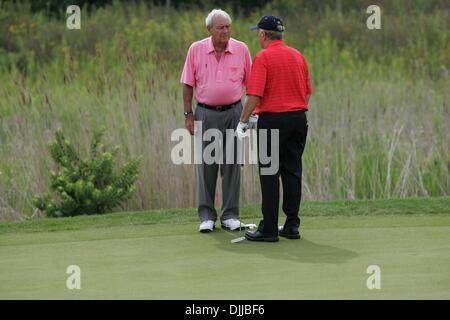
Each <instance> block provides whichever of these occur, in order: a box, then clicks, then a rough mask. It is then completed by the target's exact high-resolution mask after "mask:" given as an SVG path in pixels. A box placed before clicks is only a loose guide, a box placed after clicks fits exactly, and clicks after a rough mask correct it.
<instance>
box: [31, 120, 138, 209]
mask: <svg viewBox="0 0 450 320" xmlns="http://www.w3.org/2000/svg"><path fill="white" fill-rule="evenodd" d="M103 133H104V129H100V130H97V131H96V132H95V133H94V136H93V139H92V143H91V148H90V157H89V158H88V159H85V160H82V159H80V156H79V155H78V153H77V151H76V149H75V147H74V146H73V145H72V143H71V142H70V141H69V140H68V139H66V137H65V136H64V134H63V132H62V130H61V129H58V130H57V132H56V139H55V140H54V141H53V142H51V143H50V153H51V155H52V158H53V160H54V161H55V162H56V164H57V166H58V170H57V172H54V171H51V172H50V174H51V189H52V190H53V192H54V193H55V194H56V195H58V199H54V198H52V196H51V195H50V194H49V193H44V194H41V195H36V196H35V197H34V199H33V204H34V205H35V206H36V207H37V208H38V209H39V210H41V211H43V212H45V213H46V214H47V215H48V216H52V217H55V216H56V217H59V216H75V215H80V214H99V213H105V212H107V211H111V210H112V209H113V208H114V207H116V206H117V205H119V204H120V203H121V202H123V201H124V200H126V199H128V198H129V197H130V196H131V195H132V193H133V192H134V191H135V186H134V184H135V182H136V180H137V178H138V175H139V163H140V161H141V159H140V157H139V158H136V159H133V160H131V161H129V162H127V163H126V164H124V165H123V166H122V167H121V168H120V170H119V173H118V174H115V173H114V171H115V170H114V169H115V161H114V158H115V156H116V154H117V151H118V150H119V148H118V147H115V149H114V150H113V151H112V152H108V151H105V150H104V149H105V148H104V147H103V146H102V145H101V144H100V141H101V138H102V136H103Z"/></svg>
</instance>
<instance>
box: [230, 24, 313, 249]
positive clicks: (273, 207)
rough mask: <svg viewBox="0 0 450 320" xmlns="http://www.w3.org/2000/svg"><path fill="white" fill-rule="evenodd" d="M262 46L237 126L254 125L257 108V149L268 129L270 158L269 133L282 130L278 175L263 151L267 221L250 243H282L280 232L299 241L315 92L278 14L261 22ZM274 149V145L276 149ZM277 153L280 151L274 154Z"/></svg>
mask: <svg viewBox="0 0 450 320" xmlns="http://www.w3.org/2000/svg"><path fill="white" fill-rule="evenodd" d="M255 29H258V38H259V43H260V46H261V48H262V49H263V50H262V51H260V52H259V53H258V54H257V55H256V57H255V59H254V61H253V65H252V71H251V76H250V82H249V85H248V87H247V102H246V104H245V107H244V109H243V111H242V114H241V118H240V123H239V124H238V127H237V130H236V131H237V134H238V136H242V135H243V133H244V131H245V130H247V129H249V128H250V126H251V125H250V124H249V117H250V115H251V114H252V112H253V111H254V110H255V108H256V113H257V114H258V115H259V118H258V135H257V136H258V149H261V143H265V141H261V139H260V133H261V130H262V129H266V130H267V137H268V138H267V152H268V154H267V156H269V157H271V158H273V156H274V155H272V154H271V150H272V146H271V138H270V137H271V134H272V133H274V132H273V130H278V134H279V140H278V143H279V146H278V150H279V154H278V159H279V166H278V170H277V171H276V173H275V174H269V175H268V174H264V170H262V169H264V168H265V167H269V166H270V163H269V164H264V163H263V162H262V161H261V154H259V174H260V182H261V190H262V208H261V209H262V213H263V220H262V221H261V222H260V224H259V227H258V230H257V231H256V232H247V233H246V235H245V237H246V239H247V240H251V241H268V242H275V241H278V236H279V235H280V236H283V237H286V238H288V239H299V238H300V233H299V227H300V218H299V210H300V200H301V184H302V161H301V158H302V154H303V150H304V148H305V142H306V136H307V130H308V122H307V119H306V111H307V110H308V101H309V97H310V96H311V92H312V91H311V82H310V78H309V72H308V66H307V63H306V60H305V58H304V57H303V55H302V54H301V53H300V52H299V51H297V50H296V49H294V48H291V47H288V46H287V45H285V44H284V42H283V40H282V38H283V31H284V26H283V22H282V21H281V19H280V18H278V17H274V16H264V17H263V18H262V19H261V20H260V22H259V23H258V26H257V27H255ZM275 150H276V149H275ZM275 156H277V155H275ZM280 176H281V181H282V184H283V211H284V213H285V214H286V222H285V224H284V227H283V228H282V229H280V230H278V205H279V195H280V180H279V179H280Z"/></svg>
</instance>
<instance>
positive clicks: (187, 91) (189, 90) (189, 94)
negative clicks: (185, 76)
mask: <svg viewBox="0 0 450 320" xmlns="http://www.w3.org/2000/svg"><path fill="white" fill-rule="evenodd" d="M193 96H194V88H193V87H192V86H190V85H188V84H185V83H183V104H184V112H190V113H189V114H188V115H187V117H186V120H185V121H184V125H185V126H186V129H188V131H189V133H190V134H191V135H193V134H194V114H193V113H192V98H193Z"/></svg>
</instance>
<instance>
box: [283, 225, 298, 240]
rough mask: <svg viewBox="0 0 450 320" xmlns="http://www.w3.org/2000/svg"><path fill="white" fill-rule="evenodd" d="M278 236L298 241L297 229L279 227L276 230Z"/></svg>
mask: <svg viewBox="0 0 450 320" xmlns="http://www.w3.org/2000/svg"><path fill="white" fill-rule="evenodd" d="M278 235H279V236H280V237H283V238H287V239H292V240H293V239H300V232H298V227H286V226H285V227H280V229H279V230H278Z"/></svg>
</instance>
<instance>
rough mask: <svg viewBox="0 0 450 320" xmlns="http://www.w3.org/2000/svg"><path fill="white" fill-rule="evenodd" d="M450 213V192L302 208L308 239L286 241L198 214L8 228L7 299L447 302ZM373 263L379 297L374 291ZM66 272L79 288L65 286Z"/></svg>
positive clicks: (1, 228)
mask: <svg viewBox="0 0 450 320" xmlns="http://www.w3.org/2000/svg"><path fill="white" fill-rule="evenodd" d="M449 208H450V198H449V197H445V198H424V199H404V200H392V201H388V200H379V201H333V202H305V203H304V205H303V210H302V217H303V220H302V239H301V240H299V241H291V240H286V239H281V240H280V242H278V243H251V242H247V241H244V242H241V243H238V244H231V243H230V240H231V239H233V238H235V237H237V236H239V233H238V232H229V231H224V230H221V229H220V228H218V229H216V230H215V231H214V232H213V233H211V234H200V233H198V232H197V228H198V222H197V217H196V214H195V210H192V209H189V210H175V209H174V210H167V211H149V212H137V213H115V214H108V215H103V216H80V217H75V218H62V219H40V220H34V221H25V222H20V223H4V224H0V283H1V286H0V298H2V299H14V298H19V299H48V298H61V299H99V298H105V299H115V298H124V299H129V298H135V299H449V298H450V268H449V267H450V254H449V252H450V209H449ZM252 210H253V208H252V207H245V208H244V210H243V211H244V212H243V215H244V216H245V217H246V219H245V220H246V221H250V220H251V219H250V216H251V213H252ZM373 264H375V265H378V266H380V268H381V289H380V290H368V289H367V288H366V280H367V278H368V276H369V275H368V274H367V273H366V269H367V267H368V266H369V265H373ZM69 265H78V266H80V268H81V290H78V291H77V290H68V289H66V279H67V276H68V275H67V274H66V273H65V271H66V268H67V266H69Z"/></svg>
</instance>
